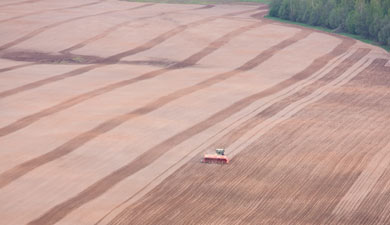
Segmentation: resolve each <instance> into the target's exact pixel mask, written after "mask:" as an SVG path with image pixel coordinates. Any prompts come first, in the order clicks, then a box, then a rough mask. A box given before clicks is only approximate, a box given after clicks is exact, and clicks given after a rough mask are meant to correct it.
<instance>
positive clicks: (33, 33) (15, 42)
mask: <svg viewBox="0 0 390 225" xmlns="http://www.w3.org/2000/svg"><path fill="white" fill-rule="evenodd" d="M152 5H154V4H144V5H140V6H136V7H131V8H127V9H117V10H110V11H106V12H101V13H96V14H91V15H84V16H77V17H73V18H69V19H66V20H63V21H59V22H55V23H52V24H49V25H45V26H42V27H40V28H38V29H35V30H33V31H31V32H29V33H27V34H25V35H23V36H22V37H20V38H17V39H16V40H13V41H11V42H8V43H6V44H3V45H1V46H0V51H3V50H6V49H8V48H11V47H13V46H15V45H18V44H20V43H23V42H25V41H27V40H29V39H31V38H33V37H35V36H37V35H39V34H41V33H43V32H45V31H47V30H50V29H52V28H55V27H58V26H61V25H63V24H66V23H70V22H74V21H77V20H81V19H85V18H90V17H96V16H102V15H107V14H111V13H116V12H124V11H130V10H136V9H139V8H144V7H148V6H152Z"/></svg>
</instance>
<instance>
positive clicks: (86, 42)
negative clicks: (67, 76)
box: [60, 7, 210, 54]
mask: <svg viewBox="0 0 390 225" xmlns="http://www.w3.org/2000/svg"><path fill="white" fill-rule="evenodd" d="M202 8H204V7H201V8H199V7H196V8H193V9H183V10H173V11H168V12H162V13H159V14H157V15H154V16H144V17H140V18H136V19H132V20H129V21H125V22H122V23H119V24H116V25H114V26H112V27H110V28H108V29H106V30H105V31H103V32H101V33H100V34H97V35H95V36H93V37H91V38H88V39H87V40H84V41H82V42H80V43H78V44H75V45H73V46H71V47H69V48H66V49H64V50H61V51H60V53H62V54H67V53H70V52H72V51H74V50H77V49H80V48H83V47H85V46H87V45H88V44H91V43H93V42H95V41H97V40H100V39H103V38H105V37H106V36H108V35H109V34H111V33H112V32H114V31H116V30H118V29H119V28H121V27H124V26H127V25H129V24H131V23H133V22H135V21H140V20H146V19H152V18H155V17H160V16H163V15H169V14H174V13H178V12H184V11H191V10H199V9H202ZM209 8H210V7H209ZM205 9H206V8H205ZM207 9H208V8H207Z"/></svg>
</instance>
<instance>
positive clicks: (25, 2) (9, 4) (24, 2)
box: [0, 0, 42, 7]
mask: <svg viewBox="0 0 390 225" xmlns="http://www.w3.org/2000/svg"><path fill="white" fill-rule="evenodd" d="M39 1H42V0H27V1H23V2H15V3H8V4H4V5H0V7H7V6H13V5H23V4H28V3H34V2H39Z"/></svg>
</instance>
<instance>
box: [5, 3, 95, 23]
mask: <svg viewBox="0 0 390 225" xmlns="http://www.w3.org/2000/svg"><path fill="white" fill-rule="evenodd" d="M102 2H103V0H100V1H97V2H90V3H86V4H81V5H75V6H68V7H64V8H55V9H46V10H41V11H36V12H30V13H26V14H23V15H19V16H14V17H11V18H8V19H3V20H0V23H5V22H9V21H11V20H16V19H20V18H23V17H27V16H32V15H37V14H41V13H46V12H53V11H61V10H66V9H79V8H82V7H85V6H90V5H96V4H99V3H102Z"/></svg>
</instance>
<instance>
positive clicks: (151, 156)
mask: <svg viewBox="0 0 390 225" xmlns="http://www.w3.org/2000/svg"><path fill="white" fill-rule="evenodd" d="M310 33H311V32H310V31H307V30H301V31H300V32H297V33H296V34H295V35H293V36H292V37H290V38H288V39H285V40H283V41H281V42H279V43H278V44H276V45H273V46H272V47H270V48H268V49H267V50H264V51H262V52H261V53H260V54H258V55H257V56H255V57H254V58H252V59H251V60H249V61H247V62H245V63H244V64H243V65H241V66H240V67H238V68H236V69H234V70H231V71H228V72H224V73H221V74H218V75H216V76H213V77H211V78H209V79H207V80H204V81H201V82H199V83H197V84H195V85H193V86H191V87H187V88H183V89H179V90H177V91H175V92H173V93H170V94H168V95H165V96H162V97H161V98H159V99H157V100H156V101H153V102H150V103H149V104H146V105H145V106H144V107H141V108H138V109H135V110H132V111H131V112H128V113H126V114H122V115H120V116H117V117H115V118H112V119H111V120H107V121H105V122H104V123H101V124H100V125H98V126H97V127H95V128H93V129H91V130H89V131H87V132H84V133H82V134H80V135H78V136H76V137H75V138H73V139H71V140H70V141H68V142H66V143H64V144H63V145H61V146H59V147H58V148H56V149H54V150H52V151H50V152H48V153H46V154H44V155H41V156H39V157H37V158H34V159H32V160H29V161H26V162H25V163H22V164H20V165H18V166H16V167H14V168H13V169H11V170H8V171H6V172H5V173H3V174H2V177H4V180H3V181H4V182H2V184H1V185H2V186H3V187H4V186H5V185H7V184H9V183H11V182H12V181H14V180H16V179H18V178H19V177H21V176H24V175H25V174H26V173H29V172H31V171H32V170H34V169H35V168H37V167H39V166H42V165H44V164H47V163H49V162H50V161H53V160H56V159H58V158H60V157H62V156H64V155H66V154H69V153H70V152H73V151H75V150H77V149H78V148H79V147H80V146H82V145H84V144H85V143H87V142H89V141H90V140H92V139H95V138H97V137H98V136H100V135H102V134H104V133H107V132H109V131H111V130H112V129H114V128H116V127H117V126H119V125H121V124H122V123H124V122H127V121H129V120H131V119H134V118H136V117H138V116H142V115H145V114H147V113H150V112H152V111H154V110H156V109H158V108H160V107H163V106H164V105H166V104H168V103H170V102H172V101H175V100H177V99H179V98H182V97H183V96H186V95H189V94H191V93H194V92H196V91H199V90H201V89H204V88H207V87H210V86H212V85H214V84H216V83H219V82H222V81H224V80H227V79H229V78H231V77H233V76H235V75H237V74H238V73H241V72H243V71H249V70H252V69H253V68H255V67H257V66H259V65H260V64H262V63H263V62H265V61H266V60H268V59H269V58H271V57H273V55H274V54H276V53H278V52H279V51H281V50H282V49H284V48H286V47H288V46H290V45H292V44H294V43H296V42H298V41H299V40H302V39H304V38H306V37H307V36H308V35H309V34H310ZM250 100H251V99H250ZM239 103H241V102H239ZM239 106H240V105H239V104H238V103H237V104H233V105H232V106H230V107H228V108H226V109H225V110H222V111H220V112H218V113H216V114H214V115H212V116H211V117H209V118H208V119H206V120H204V121H202V122H200V123H198V124H196V125H194V126H192V127H190V128H189V129H187V130H186V131H185V132H182V133H180V134H176V135H174V136H172V137H171V138H168V139H166V140H165V141H163V142H160V143H159V144H157V145H155V146H154V147H152V148H150V149H148V150H147V151H145V152H143V153H142V154H141V155H139V156H137V158H135V159H133V160H132V161H130V162H129V163H128V164H126V165H124V166H122V167H120V168H119V169H117V170H115V171H113V172H112V173H110V174H109V175H107V176H105V177H104V178H102V179H100V180H98V181H96V182H95V183H93V184H92V185H90V186H89V187H87V188H86V189H84V190H83V191H82V192H79V193H78V194H77V195H75V196H74V197H72V198H69V199H68V200H66V201H64V202H62V203H60V204H58V205H56V206H54V207H52V208H51V209H49V210H48V211H47V212H46V213H44V214H43V215H41V216H39V217H38V218H37V219H35V220H33V221H31V222H29V223H28V224H29V225H35V224H41V223H42V222H44V223H45V224H54V223H56V222H58V221H59V220H61V219H62V218H64V217H65V216H67V215H68V214H70V213H72V212H73V211H74V210H76V209H77V208H79V207H82V206H83V205H85V204H87V203H88V202H90V201H93V200H94V199H96V198H98V197H100V196H101V195H103V194H104V193H105V192H107V191H108V190H109V189H111V188H112V187H114V186H115V185H117V184H118V183H119V182H122V181H123V180H124V179H126V178H127V177H129V176H131V175H133V174H134V173H137V172H139V171H140V170H142V169H144V168H145V167H147V166H148V165H150V164H151V163H152V162H154V161H155V160H157V159H158V158H160V156H161V155H163V154H165V153H166V152H167V151H169V150H170V149H171V148H172V146H175V145H178V144H179V143H182V142H184V141H186V140H187V139H188V138H190V137H192V136H194V135H196V134H198V133H201V132H202V131H203V130H205V129H207V128H209V127H211V126H213V124H215V123H218V122H220V121H222V120H224V119H226V118H228V117H229V115H232V114H234V113H236V112H238V111H239V109H240V107H239Z"/></svg>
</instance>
